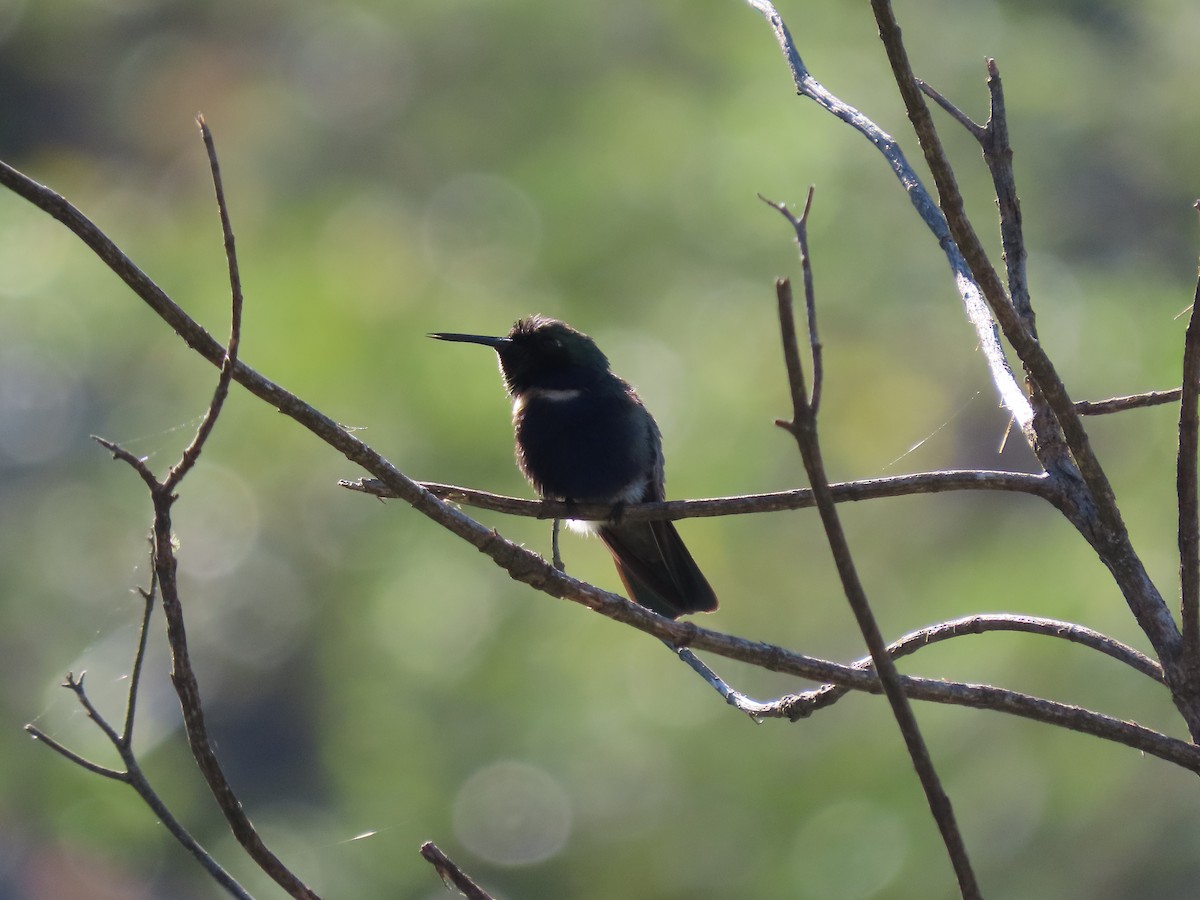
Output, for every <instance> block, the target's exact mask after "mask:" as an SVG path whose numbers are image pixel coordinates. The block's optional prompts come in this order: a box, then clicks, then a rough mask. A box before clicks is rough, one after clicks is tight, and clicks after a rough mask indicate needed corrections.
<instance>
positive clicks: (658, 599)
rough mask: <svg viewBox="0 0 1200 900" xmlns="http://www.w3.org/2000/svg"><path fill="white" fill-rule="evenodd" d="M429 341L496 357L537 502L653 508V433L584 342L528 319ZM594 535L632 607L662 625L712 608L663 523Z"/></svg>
mask: <svg viewBox="0 0 1200 900" xmlns="http://www.w3.org/2000/svg"><path fill="white" fill-rule="evenodd" d="M429 336H430V337H432V338H437V339H438V340H441V341H461V342H465V343H470V344H483V345H484V346H487V347H491V348H492V349H493V350H495V351H496V353H497V354H498V355H499V357H500V371H501V374H503V376H504V385H505V387H506V388H507V389H508V394H509V396H510V397H511V398H512V403H513V428H514V430H515V432H516V440H517V464H518V465H519V466H520V468H521V471H522V472H523V473H524V474H525V477H526V478H528V479H529V481H530V483H531V484H532V485H533V487H534V489H535V490H536V491H537V492H538V493H539V494H540V495H541V496H542V497H545V498H547V499H552V500H562V501H567V502H574V503H608V504H613V505H619V504H623V503H644V502H650V501H654V500H662V499H663V481H664V478H663V455H662V435H661V434H659V431H658V425H657V424H656V423H655V421H654V418H653V417H652V416H651V415H650V413H649V412H647V410H646V407H645V406H643V405H642V401H641V400H640V399H638V395H637V394H636V393H635V392H634V390H633V388H632V387H631V386H630V385H629V383H628V382H626V381H624V380H623V379H621V378H618V377H617V376H616V375H614V374H613V372H612V370H611V369H610V368H609V367H608V358H607V357H606V356H605V355H604V354H603V353H602V352H601V351H600V348H599V347H597V346H596V342H595V341H593V340H592V339H591V338H590V337H588V336H587V335H586V334H584V333H583V332H581V331H576V330H575V329H574V328H572V327H571V326H570V325H568V324H566V323H565V322H560V321H558V320H557V319H550V318H547V317H545V316H529V317H527V318H524V319H521V320H520V321H518V322H517V323H516V324H515V325H513V327H512V329H511V330H510V331H509V332H508V334H507V335H505V336H504V337H486V336H484V335H478V334H447V333H438V334H431V335H429ZM596 530H597V533H598V534H599V536H600V539H601V540H602V541H604V543H605V545H606V546H607V547H608V549H609V550H610V551H611V552H612V555H613V560H614V561H615V562H616V565H617V572H618V574H619V575H620V576H621V580H622V581H623V582H624V583H625V587H626V588H627V589H628V591H629V597H630V599H632V600H633V601H634V602H636V603H640V604H641V605H642V606H644V607H646V608H647V609H651V610H653V611H654V612H656V613H658V614H660V615H663V616H667V617H668V618H671V619H675V618H678V617H679V616H682V615H686V614H688V613H695V612H710V611H712V610H714V609H716V608H717V597H716V595H715V594H714V593H713V590H712V588H711V587H709V584H708V581H707V580H706V579H705V578H704V575H703V574H701V572H700V568H699V567H698V566H697V565H696V562H695V560H693V559H692V555H691V554H690V553H689V552H688V549H687V547H685V546H684V544H683V541H682V539H680V537H679V532H677V531H676V530H675V526H674V525H673V524H672V523H671V522H667V521H656V522H626V521H622V520H621V518H620V516H619V515H618V516H617V518H616V519H614V520H612V521H609V522H605V523H603V524H601V525H600V526H599V528H597V529H596Z"/></svg>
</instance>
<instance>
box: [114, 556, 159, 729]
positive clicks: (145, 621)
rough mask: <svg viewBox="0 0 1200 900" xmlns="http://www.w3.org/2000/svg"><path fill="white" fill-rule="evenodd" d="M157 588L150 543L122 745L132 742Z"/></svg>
mask: <svg viewBox="0 0 1200 900" xmlns="http://www.w3.org/2000/svg"><path fill="white" fill-rule="evenodd" d="M157 590H158V576H157V574H156V572H155V570H154V545H153V543H151V545H150V587H148V588H145V589H142V588H139V589H138V594H139V595H140V596H141V598H142V604H143V605H142V624H141V627H139V628H138V640H137V649H136V650H134V653H133V665H132V666H130V669H129V694H128V696H127V698H126V701H125V724H124V726H123V727H122V728H121V743H122V744H123V745H124V746H127V747H128V746H131V745H132V744H133V720H134V714H135V713H136V711H137V701H138V688H139V687H140V686H141V683H142V668H143V667H144V665H145V662H146V640H147V638H148V637H149V634H150V616H151V615H152V614H153V612H154V599H155V593H156V592H157Z"/></svg>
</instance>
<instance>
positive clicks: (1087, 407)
mask: <svg viewBox="0 0 1200 900" xmlns="http://www.w3.org/2000/svg"><path fill="white" fill-rule="evenodd" d="M1181 396H1183V389H1182V388H1172V389H1171V390H1169V391H1147V392H1146V393H1144V394H1128V395H1126V396H1124V397H1110V398H1109V399H1108V400H1076V401H1075V409H1076V411H1078V413H1079V414H1080V415H1081V416H1106V415H1109V414H1110V413H1118V412H1125V411H1126V410H1128V409H1144V408H1145V407H1147V406H1164V405H1166V404H1168V403H1175V402H1176V401H1178V400H1179V398H1180V397H1181Z"/></svg>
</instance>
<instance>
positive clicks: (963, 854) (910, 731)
mask: <svg viewBox="0 0 1200 900" xmlns="http://www.w3.org/2000/svg"><path fill="white" fill-rule="evenodd" d="M801 234H803V231H801ZM801 254H802V255H806V254H807V248H802V249H801ZM805 288H806V289H808V285H805ZM776 294H777V296H778V300H779V324H780V329H781V331H782V334H783V352H784V356H785V358H786V360H787V370H788V384H789V387H790V389H791V395H792V421H791V422H786V423H785V422H781V423H779V424H780V425H781V426H782V427H783V428H784V429H786V430H787V431H788V432H789V433H790V434H791V435H792V436H793V437H794V438H795V439H796V445H797V446H798V447H799V449H800V455H801V456H802V457H803V459H804V468H805V471H807V472H808V480H809V482H810V483H811V484H812V488H813V494H814V496H815V497H816V501H817V511H818V512H819V514H820V516H821V524H822V525H823V526H824V528H825V537H826V540H827V541H828V543H829V549H830V550H831V551H832V552H833V560H834V564H835V565H836V567H837V570H838V576H839V578H840V579H841V582H842V591H843V592H844V593H845V595H846V600H847V601H848V602H849V604H850V608H851V610H852V611H853V612H854V618H855V619H856V620H857V622H858V627H859V630H860V631H861V632H862V635H863V640H864V641H866V644H867V649H868V650H869V651H870V653H871V659H872V660H873V661H874V664H875V671H876V673H877V674H878V676H879V680H880V682H881V684H882V686H883V692H884V695H885V696H886V697H887V700H888V703H889V704H890V705H891V707H892V715H893V716H894V717H895V719H896V723H897V724H898V725H899V726H900V733H901V735H902V736H903V737H904V744H905V746H906V747H907V748H908V755H909V757H910V758H911V759H912V763H913V767H914V768H915V769H916V770H917V777H918V778H919V779H920V781H921V787H922V788H924V790H925V798H926V800H927V802H928V804H929V810H930V812H931V813H933V818H934V820H935V821H936V822H937V826H938V831H940V832H941V835H942V841H943V842H944V843H945V845H946V852H947V853H948V854H949V856H950V863H951V865H952V866H953V867H954V872H955V875H956V876H957V878H958V885H959V889H960V890H961V892H962V896H963V900H979V898H982V896H983V895H982V894H981V893H980V891H979V885H978V883H977V881H976V879H975V872H974V869H973V868H972V867H971V859H970V857H969V856H968V854H967V848H966V844H965V843H964V842H963V838H962V832H961V831H959V828H958V821H957V819H956V818H955V815H954V807H953V805H952V804H951V802H950V797H949V795H948V794H947V793H946V791H945V789H944V788H943V787H942V781H941V779H940V778H939V777H938V774H937V769H936V768H935V767H934V765H933V759H932V758H931V757H930V755H929V748H928V747H927V746H926V744H925V738H924V737H923V736H922V734H921V729H920V726H918V725H917V718H916V716H915V715H914V714H913V710H912V704H911V703H910V702H909V699H908V697H907V696H906V695H905V693H904V689H903V688H902V687H901V686H900V673H899V672H898V671H897V669H896V664H895V662H893V660H892V658H891V656H889V655H888V652H887V644H886V643H885V642H884V639H883V634H882V632H880V630H879V623H878V622H877V621H876V619H875V613H874V612H873V611H872V610H871V604H870V601H869V600H868V599H867V593H866V590H865V588H864V587H863V584H862V581H861V580H860V579H859V577H858V570H857V567H856V566H855V564H854V558H853V555H852V554H851V552H850V544H849V542H848V541H847V539H846V534H845V531H844V530H843V529H842V523H841V518H840V516H839V515H838V511H837V504H835V503H834V500H833V494H832V492H831V491H830V490H829V480H828V478H827V477H826V475H825V464H824V462H823V460H822V454H821V444H820V440H819V438H818V436H817V416H816V411H815V410H814V409H813V407H812V403H811V402H810V400H809V398H808V393H807V391H806V390H805V386H804V371H803V368H802V366H801V363H800V351H799V348H798V346H797V341H796V324H795V321H794V318H793V315H792V291H791V285H790V283H789V282H788V281H787V280H786V279H781V280H779V281H777V282H776ZM807 302H808V303H809V304H811V303H812V302H813V301H812V299H811V298H807Z"/></svg>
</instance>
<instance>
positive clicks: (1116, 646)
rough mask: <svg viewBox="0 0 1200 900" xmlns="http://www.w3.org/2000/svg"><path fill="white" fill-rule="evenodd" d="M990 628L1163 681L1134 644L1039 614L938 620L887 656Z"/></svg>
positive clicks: (783, 707)
mask: <svg viewBox="0 0 1200 900" xmlns="http://www.w3.org/2000/svg"><path fill="white" fill-rule="evenodd" d="M993 631H1011V632H1022V633H1025V634H1040V635H1044V636H1046V637H1053V638H1061V639H1063V640H1067V641H1071V642H1072V643H1076V644H1080V645H1081V646H1084V647H1088V648H1090V649H1092V650H1098V651H1099V652H1101V653H1103V654H1105V655H1106V656H1110V657H1112V658H1113V659H1115V660H1117V661H1119V662H1123V663H1125V665H1127V666H1130V667H1131V668H1133V669H1135V670H1137V671H1138V672H1141V673H1142V674H1143V675H1146V676H1147V677H1149V678H1152V679H1154V680H1155V681H1157V682H1158V683H1159V684H1164V683H1165V680H1164V678H1163V672H1162V666H1160V665H1159V664H1158V663H1156V662H1155V661H1154V660H1152V659H1151V658H1150V657H1148V656H1146V655H1145V654H1144V653H1140V652H1138V651H1137V650H1135V649H1134V648H1133V647H1130V646H1129V645H1127V644H1123V643H1121V642H1120V641H1117V640H1114V639H1113V638H1110V637H1109V636H1108V635H1105V634H1101V633H1100V632H1098V631H1094V630H1092V629H1091V628H1086V627H1084V626H1083V625H1076V624H1074V623H1072V622H1061V621H1059V620H1057V619H1046V618H1042V617H1041V616H1018V615H1009V614H985V615H976V616H964V617H963V618H961V619H952V620H950V621H948V622H939V623H937V624H936V625H930V626H928V627H926V628H918V629H917V630H916V631H912V632H909V633H908V634H906V635H904V636H903V637H901V638H899V639H898V640H895V641H893V642H892V643H890V644H888V648H887V650H888V655H889V656H891V657H892V658H893V659H900V658H901V657H904V656H909V655H911V654H913V653H916V652H917V651H918V650H921V649H924V648H925V647H929V646H932V645H933V644H936V643H939V642H941V641H946V640H949V639H950V638H955V637H962V636H964V635H969V634H984V633H986V632H993ZM852 665H853V666H854V668H856V669H863V670H864V671H871V670H872V669H873V667H874V666H873V663H872V660H871V657H869V656H867V657H864V658H863V659H860V660H858V661H857V662H855V663H853V664H852ZM849 691H850V689H849V688H847V687H845V686H843V685H837V684H825V685H822V686H821V687H819V688H815V689H814V690H811V691H805V692H803V693H801V694H796V695H793V696H791V697H784V698H782V699H781V700H779V701H778V706H779V713H775V712H766V713H763V715H777V714H782V715H783V716H785V717H786V718H789V719H796V718H805V717H807V716H810V715H812V714H813V713H814V712H815V711H816V710H818V709H823V708H824V707H826V706H829V705H831V704H832V703H834V702H836V701H837V700H839V699H840V698H842V697H844V696H845V695H846V694H847V693H849Z"/></svg>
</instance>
